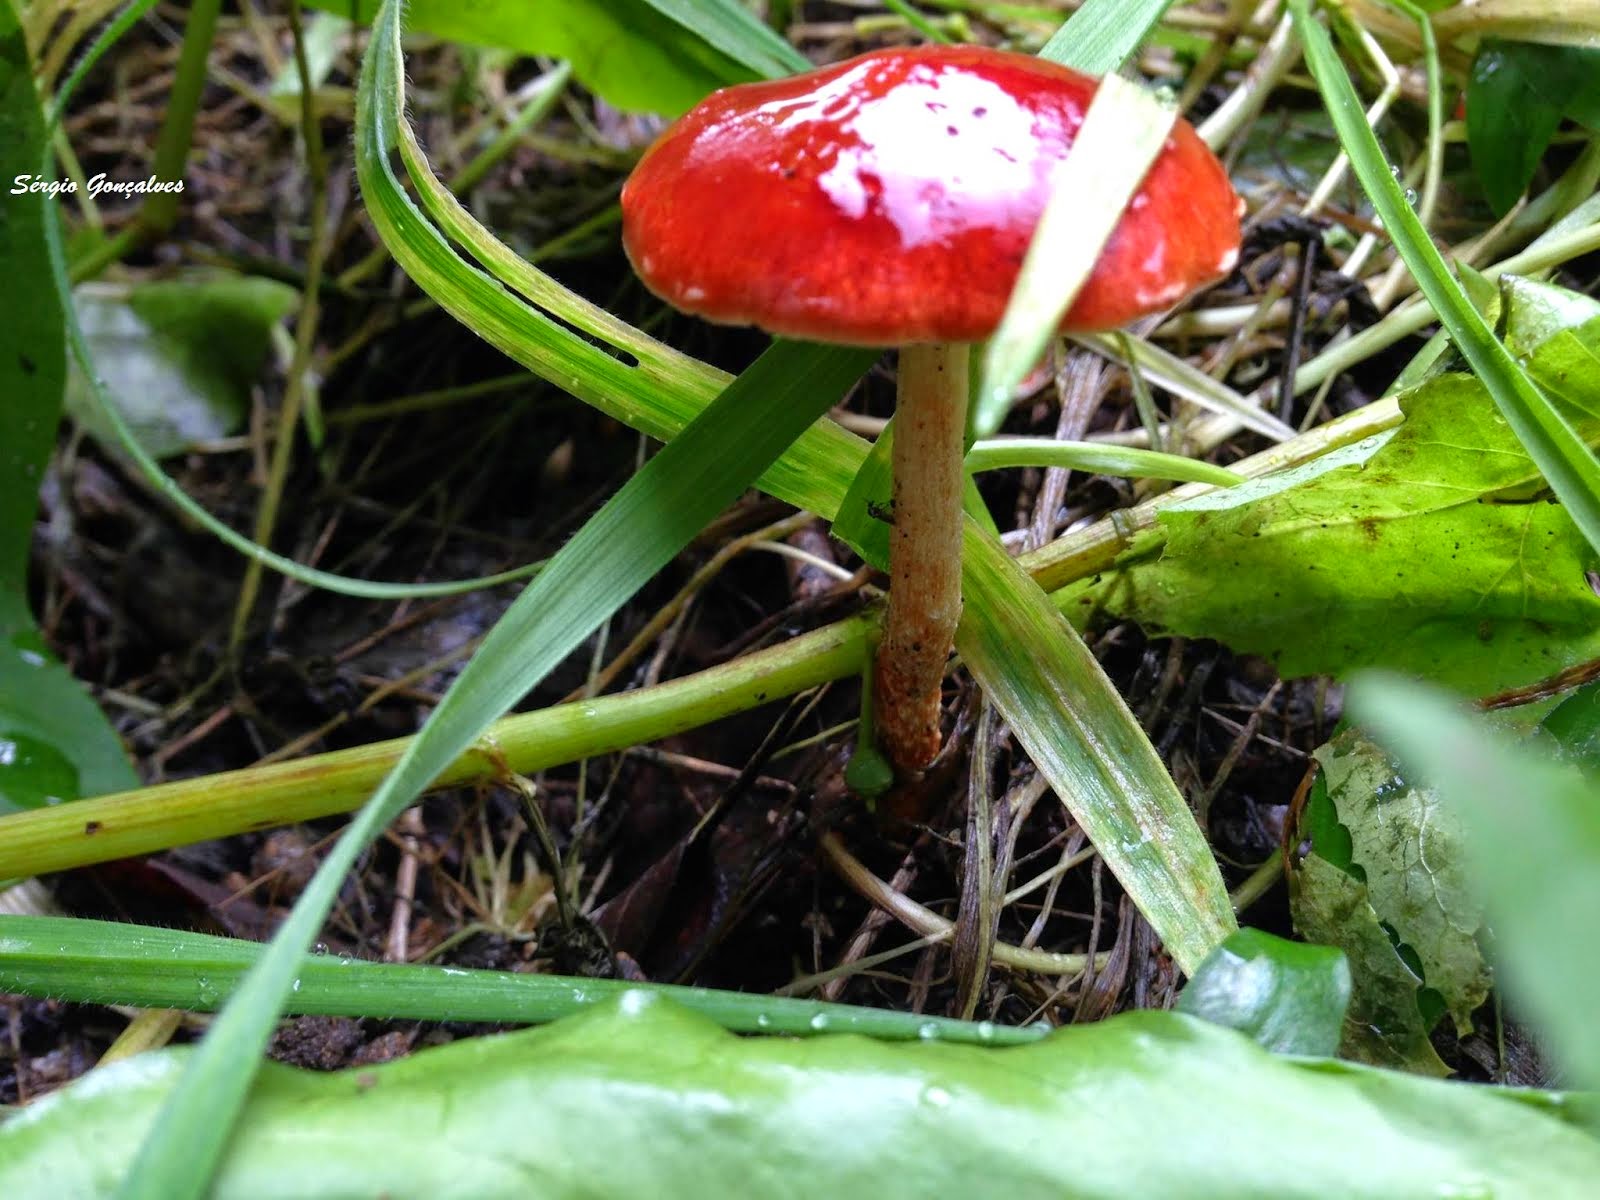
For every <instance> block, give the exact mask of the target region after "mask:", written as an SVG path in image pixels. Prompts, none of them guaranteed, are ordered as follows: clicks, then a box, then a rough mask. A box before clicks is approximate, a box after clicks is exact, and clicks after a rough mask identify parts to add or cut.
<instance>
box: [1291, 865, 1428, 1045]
mask: <svg viewBox="0 0 1600 1200" xmlns="http://www.w3.org/2000/svg"><path fill="white" fill-rule="evenodd" d="M1289 905H1290V910H1291V912H1292V913H1293V915H1294V927H1295V929H1296V931H1297V932H1299V934H1300V935H1301V936H1302V937H1304V938H1305V939H1306V940H1307V941H1311V942H1319V943H1321V944H1323V945H1328V946H1337V947H1339V949H1341V950H1343V951H1344V953H1345V956H1346V957H1347V958H1348V959H1349V960H1350V975H1351V982H1352V990H1351V995H1350V1009H1349V1011H1348V1012H1347V1013H1346V1014H1345V1021H1344V1036H1343V1037H1342V1038H1341V1039H1340V1042H1339V1054H1340V1055H1341V1056H1342V1057H1344V1058H1353V1059H1355V1060H1356V1061H1358V1062H1365V1063H1371V1064H1373V1065H1374V1066H1380V1067H1392V1068H1395V1069H1396V1070H1402V1071H1410V1072H1413V1073H1415V1074H1418V1075H1439V1076H1443V1075H1448V1074H1449V1073H1450V1068H1449V1067H1447V1066H1445V1065H1444V1062H1443V1061H1442V1060H1441V1059H1440V1058H1439V1056H1438V1054H1437V1053H1435V1052H1434V1049H1433V1044H1432V1043H1431V1042H1430V1041H1429V1040H1428V1024H1427V1022H1425V1021H1424V1020H1423V1017H1422V1010H1421V1008H1419V1007H1418V1005H1417V990H1418V989H1419V988H1420V987H1421V986H1422V980H1420V979H1418V978H1417V976H1416V974H1415V973H1414V972H1413V971H1412V970H1411V968H1410V967H1409V966H1407V965H1406V962H1405V960H1404V959H1403V958H1401V957H1400V953H1399V951H1398V950H1396V949H1395V947H1394V943H1393V942H1391V941H1390V940H1389V935H1388V933H1387V932H1386V931H1385V930H1384V928H1383V924H1382V922H1380V921H1379V920H1378V914H1377V913H1376V912H1374V911H1373V908H1372V905H1371V904H1370V903H1369V902H1368V898H1367V887H1366V884H1364V883H1362V882H1361V881H1360V880H1359V879H1357V878H1356V877H1355V876H1353V875H1350V874H1347V873H1346V872H1344V871H1341V870H1340V869H1339V868H1338V867H1335V866H1333V865H1331V864H1330V863H1329V862H1328V861H1327V860H1326V859H1324V858H1322V857H1321V856H1320V855H1317V854H1308V855H1307V856H1306V857H1305V859H1304V860H1303V861H1302V862H1301V863H1300V865H1299V866H1298V867H1297V868H1296V869H1295V872H1294V875H1293V876H1292V877H1291V880H1290V887H1289Z"/></svg>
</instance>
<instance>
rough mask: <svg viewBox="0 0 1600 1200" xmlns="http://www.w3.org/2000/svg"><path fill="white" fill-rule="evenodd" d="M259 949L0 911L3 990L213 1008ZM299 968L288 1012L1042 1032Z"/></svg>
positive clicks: (819, 1007)
mask: <svg viewBox="0 0 1600 1200" xmlns="http://www.w3.org/2000/svg"><path fill="white" fill-rule="evenodd" d="M260 956H261V947H260V946H259V945H257V944H256V943H254V942H246V941H241V940H239V939H238V938H224V937H212V936H210V935H207V934H200V933H186V932H183V931H181V930H176V929H158V928H154V927H151V926H146V925H128V924H123V923H121V922H112V921H86V920H81V919H77V918H68V917H11V916H4V915H0V992H10V993H15V994H18V995H29V996H49V997H51V998H52V999H56V1000H68V1001H71V1002H73V1003H82V1004H133V1005H136V1006H138V1007H141V1008H176V1009H181V1010H183V1011H184V1012H210V1011H213V1010H214V1009H216V1008H217V1007H218V1005H219V1004H221V1003H222V1002H223V1001H225V1000H227V998H228V997H229V995H231V994H232V992H233V991H234V989H235V988H236V987H237V986H238V983H239V980H240V979H241V978H242V977H243V976H244V973H245V972H246V971H247V970H248V969H249V968H250V967H251V965H252V964H254V963H255V961H256V960H257V959H258V958H260ZM297 977H298V978H299V979H300V981H301V986H300V988H299V990H298V991H296V992H294V993H293V994H292V995H291V997H290V1000H289V1003H288V1005H287V1006H286V1008H285V1011H286V1012H292V1013H310V1014H319V1015H329V1016H351V1017H375V1018H378V1019H382V1020H412V1021H495V1022H501V1021H504V1022H515V1023H517V1024H535V1023H539V1022H543V1021H555V1020H559V1019H560V1018H562V1017H566V1016H570V1015H571V1014H573V1013H575V1012H580V1011H582V1010H583V1009H585V1008H589V1007H592V1006H594V1005H597V1004H602V1003H605V1002H606V1001H609V1000H613V999H615V998H616V997H617V996H618V995H619V994H620V993H622V992H627V991H633V990H636V989H637V990H642V991H648V992H655V993H657V994H659V995H662V996H666V997H668V998H670V999H672V1000H673V1001H675V1002H677V1003H679V1004H682V1005H683V1006H684V1007H686V1008H689V1009H692V1010H694V1011H695V1012H698V1013H700V1014H701V1015H702V1016H705V1017H708V1018H710V1019H711V1020H713V1021H715V1022H716V1023H717V1024H719V1025H721V1026H722V1027H723V1028H724V1029H731V1030H734V1031H735V1032H737V1033H758V1032H759V1033H770V1034H776V1035H788V1036H794V1037H806V1036H809V1035H812V1034H814V1033H816V1032H817V1031H818V1030H819V1029H821V1028H823V1027H826V1029H827V1030H828V1032H830V1033H858V1034H862V1035H864V1036H867V1037H876V1038H887V1039H892V1040H897V1041H911V1040H914V1039H922V1038H929V1039H937V1040H938V1041H941V1042H966V1043H972V1044H981V1045H1017V1044H1020V1043H1023V1042H1033V1041H1037V1040H1038V1039H1039V1038H1040V1037H1042V1036H1043V1035H1044V1033H1045V1031H1046V1027H1043V1026H1023V1027H1017V1026H1005V1025H985V1024H980V1023H977V1022H973V1021H957V1020H952V1019H950V1018H948V1017H933V1018H930V1017H928V1016H925V1015H922V1014H918V1013H911V1012H893V1011H890V1010H887V1009H879V1008H858V1007H856V1006H855V1005H850V1004H827V1003H823V1002H820V1001H815V1000H795V999H790V998H787V997H781V996H762V995H747V994H745V993H742V992H724V991H718V990H716V989H714V988H697V987H674V986H672V985H669V984H656V983H635V982H632V981H629V980H622V979H586V978H577V979H571V978H565V977H563V976H559V975H520V974H514V973H512V972H509V971H463V970H459V969H457V968H454V967H430V966H413V965H410V964H404V965H402V964H395V963H374V962H364V961H362V960H360V959H354V958H343V957H335V956H333V955H327V954H311V955H307V956H306V957H305V958H304V959H303V960H302V961H301V963H300V966H299V970H298V975H297ZM819 1016H820V1017H822V1018H823V1020H821V1021H818V1020H817V1018H818V1017H819Z"/></svg>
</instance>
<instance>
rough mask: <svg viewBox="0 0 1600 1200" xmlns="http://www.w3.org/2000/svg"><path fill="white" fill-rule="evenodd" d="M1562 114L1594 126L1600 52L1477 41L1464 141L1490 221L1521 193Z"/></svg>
mask: <svg viewBox="0 0 1600 1200" xmlns="http://www.w3.org/2000/svg"><path fill="white" fill-rule="evenodd" d="M1563 117H1571V118H1573V119H1574V120H1576V121H1578V122H1580V123H1582V124H1585V125H1588V126H1590V127H1591V128H1593V127H1594V126H1595V125H1596V124H1600V50H1595V49H1591V48H1588V47H1582V46H1548V45H1542V44H1540V43H1536V42H1508V41H1503V40H1502V39H1500V38H1485V39H1484V40H1483V42H1482V44H1481V45H1480V46H1479V48H1478V55H1477V57H1476V58H1475V59H1474V60H1473V63H1472V74H1471V76H1470V78H1469V79H1468V81H1467V144H1468V145H1469V146H1470V148H1471V150H1472V166H1473V170H1474V171H1475V173H1476V174H1477V176H1478V180H1479V182H1480V183H1481V184H1482V185H1483V190H1484V194H1485V195H1486V196H1488V198H1489V203H1490V205H1491V206H1492V207H1493V208H1494V211H1495V215H1496V216H1504V215H1505V213H1506V212H1507V211H1509V210H1510V208H1511V206H1512V205H1513V204H1515V203H1516V202H1517V197H1519V196H1521V195H1522V193H1523V190H1524V189H1525V188H1527V186H1528V181H1529V180H1530V179H1532V178H1533V173H1534V171H1535V170H1536V169H1537V168H1538V166H1539V160H1540V159H1542V158H1543V157H1544V152H1545V151H1546V150H1547V149H1548V148H1549V146H1550V139H1551V138H1552V137H1554V136H1555V132H1556V128H1557V127H1558V126H1559V125H1560V124H1561V120H1562V118H1563Z"/></svg>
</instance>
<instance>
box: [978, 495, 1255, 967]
mask: <svg viewBox="0 0 1600 1200" xmlns="http://www.w3.org/2000/svg"><path fill="white" fill-rule="evenodd" d="M962 566H963V570H962V574H961V586H962V589H963V592H964V594H965V597H966V600H967V605H966V609H965V611H964V612H963V614H962V618H961V626H960V629H959V630H958V632H957V634H956V649H957V650H959V651H960V653H961V657H962V658H963V659H964V660H965V662H966V664H967V666H968V667H969V668H970V669H971V671H972V673H973V674H974V675H975V676H977V677H979V678H980V679H982V680H983V688H984V692H985V694H986V695H988V696H989V698H990V699H991V700H993V701H994V704H995V707H996V708H998V709H999V710H1000V712H1001V714H1002V715H1003V716H1004V717H1005V719H1006V721H1007V723H1008V724H1009V725H1010V726H1011V731H1012V733H1014V734H1015V735H1016V737H1017V740H1018V741H1019V742H1021V743H1022V745H1023V746H1024V747H1025V748H1026V749H1027V751H1028V756H1029V757H1030V758H1031V759H1032V760H1033V762H1034V764H1035V765H1036V766H1037V767H1038V768H1039V770H1040V771H1041V772H1042V773H1043V774H1044V776H1045V777H1046V778H1047V779H1048V780H1049V781H1050V786H1051V787H1052V788H1053V789H1054V790H1055V793H1056V795H1057V796H1059V797H1060V798H1061V801H1062V803H1063V804H1065V805H1066V806H1067V809H1068V811H1070V812H1071V813H1072V815H1073V818H1074V819H1075V820H1076V821H1077V822H1078V824H1079V825H1081V826H1082V827H1083V831H1084V832H1085V833H1086V834H1088V835H1089V840H1090V841H1091V842H1093V843H1094V845H1095V849H1097V850H1098V851H1099V852H1100V857H1101V858H1102V859H1104V860H1105V864H1106V866H1108V867H1110V868H1111V871H1112V873H1113V874H1114V875H1115V876H1116V877H1117V880H1118V881H1119V882H1120V883H1121V884H1122V887H1123V890H1124V891H1126V892H1127V893H1128V896H1129V897H1130V898H1131V899H1132V900H1133V902H1134V903H1135V904H1136V905H1138V908H1139V911H1140V913H1142V914H1143V915H1144V918H1145V919H1146V920H1147V921H1149V922H1150V925H1151V927H1152V928H1154V929H1155V931H1156V933H1157V935H1159V936H1160V938H1161V940H1162V942H1163V943H1164V944H1165V945H1166V948H1167V951H1168V952H1169V953H1170V954H1171V955H1172V957H1173V959H1174V960H1175V961H1176V962H1177V964H1178V966H1179V967H1180V968H1182V969H1183V971H1184V972H1186V973H1188V972H1192V971H1194V969H1195V968H1196V967H1198V966H1199V965H1200V963H1201V961H1202V960H1203V959H1204V958H1205V956H1206V955H1207V954H1209V953H1210V952H1211V951H1212V950H1213V949H1214V948H1215V947H1216V946H1217V945H1218V944H1220V943H1221V942H1222V940H1223V939H1224V938H1226V937H1227V936H1228V935H1229V934H1230V933H1232V932H1233V931H1234V929H1235V928H1236V925H1235V922H1234V918H1233V908H1232V906H1231V905H1230V904H1229V902H1228V892H1227V889H1226V888H1225V887H1224V886H1223V883H1222V875H1221V873H1220V872H1219V871H1218V869H1217V863H1216V860H1215V859H1214V858H1212V856H1211V848H1210V847H1209V846H1208V845H1207V844H1206V839H1205V835H1204V834H1203V833H1201V831H1200V826H1199V825H1198V824H1196V823H1195V819H1194V815H1193V814H1192V813H1191V812H1190V811H1189V806H1188V803H1187V802H1186V801H1185V800H1184V798H1183V796H1182V794H1181V793H1180V792H1179V791H1178V789H1177V786H1176V785H1175V784H1174V783H1173V782H1172V776H1171V775H1169V774H1168V773H1167V769H1166V767H1165V766H1164V765H1163V764H1162V762H1161V758H1160V756H1159V755H1158V754H1157V753H1156V751H1155V747H1153V746H1152V745H1151V744H1150V739H1149V738H1147V737H1146V736H1145V733H1144V730H1143V729H1141V728H1140V727H1139V723H1138V721H1136V720H1135V719H1134V716H1133V714H1132V713H1131V712H1129V711H1128V706H1127V705H1126V704H1125V703H1124V702H1123V699H1122V697H1121V696H1120V695H1118V693H1117V689H1116V687H1115V686H1114V685H1113V684H1112V682H1111V681H1110V680H1109V679H1108V678H1106V674H1105V672H1104V671H1103V670H1101V669H1100V664H1099V663H1098V662H1097V661H1096V660H1095V657H1094V655H1093V654H1091V653H1089V648H1088V647H1087V646H1085V645H1084V644H1083V641H1082V639H1081V638H1079V637H1078V635H1077V632H1076V631H1075V630H1073V628H1072V626H1071V625H1069V624H1068V623H1067V620H1066V618H1065V617H1063V616H1062V615H1061V614H1060V613H1059V612H1057V611H1056V608H1055V606H1054V605H1053V604H1051V603H1050V598H1049V597H1048V596H1046V595H1045V594H1044V592H1042V591H1040V590H1039V586H1038V585H1037V584H1035V583H1034V582H1033V580H1032V579H1030V578H1029V577H1028V576H1027V574H1025V573H1024V572H1023V570H1022V568H1021V567H1020V566H1019V565H1018V564H1017V562H1016V560H1015V559H1013V558H1012V557H1011V556H1010V555H1009V554H1007V553H1006V551H1005V548H1004V547H1003V546H1002V545H1000V543H999V542H998V541H996V540H995V539H994V538H992V537H990V536H989V535H987V534H985V533H983V532H982V531H981V530H979V529H978V528H977V527H976V526H975V525H973V524H972V523H971V522H970V521H969V522H968V523H967V527H966V533H965V537H964V539H963V545H962Z"/></svg>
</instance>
